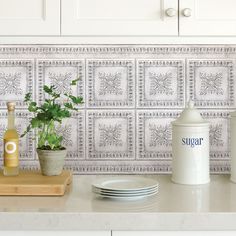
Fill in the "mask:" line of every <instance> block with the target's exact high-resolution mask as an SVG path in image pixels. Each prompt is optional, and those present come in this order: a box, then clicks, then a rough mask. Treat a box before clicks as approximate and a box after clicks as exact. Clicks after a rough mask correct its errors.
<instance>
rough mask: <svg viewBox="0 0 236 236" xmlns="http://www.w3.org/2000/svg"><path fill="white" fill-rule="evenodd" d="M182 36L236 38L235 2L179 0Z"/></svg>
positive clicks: (224, 0) (228, 0) (180, 33)
mask: <svg viewBox="0 0 236 236" xmlns="http://www.w3.org/2000/svg"><path fill="white" fill-rule="evenodd" d="M179 35H180V36H236V1H235V0H179Z"/></svg>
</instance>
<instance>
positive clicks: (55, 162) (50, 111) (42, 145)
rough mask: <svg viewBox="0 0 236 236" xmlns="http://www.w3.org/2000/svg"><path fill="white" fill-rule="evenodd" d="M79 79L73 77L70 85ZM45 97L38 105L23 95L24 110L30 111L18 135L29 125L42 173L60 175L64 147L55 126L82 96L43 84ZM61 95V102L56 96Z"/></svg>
mask: <svg viewBox="0 0 236 236" xmlns="http://www.w3.org/2000/svg"><path fill="white" fill-rule="evenodd" d="M78 80H79V79H76V80H73V81H72V82H71V84H70V86H75V85H76V84H77V81H78ZM43 90H44V92H45V95H46V99H45V101H44V102H43V103H42V104H40V105H38V104H37V103H36V102H35V101H32V98H31V94H30V93H27V94H26V95H25V102H26V103H27V105H28V110H29V111H30V112H32V113H33V114H34V116H33V118H32V119H31V120H30V124H29V125H28V126H27V128H26V130H25V132H24V133H23V134H22V135H21V137H23V136H25V135H26V134H27V133H28V132H30V131H31V130H32V129H35V130H36V139H37V154H38V158H39V162H40V168H41V171H42V174H43V175H48V176H52V175H60V174H61V172H62V169H63V166H64V160H65V157H66V153H67V151H66V147H63V146H62V141H63V137H62V136H61V135H59V134H57V132H56V126H57V125H60V124H61V123H62V121H63V120H64V119H66V118H69V117H70V116H71V113H72V112H73V111H78V108H77V105H78V104H82V103H83V98H82V97H76V96H73V95H71V94H67V93H65V94H59V93H57V91H56V87H55V86H54V85H51V86H47V85H44V87H43ZM61 97H63V100H62V102H60V103H59V102H58V99H59V98H61Z"/></svg>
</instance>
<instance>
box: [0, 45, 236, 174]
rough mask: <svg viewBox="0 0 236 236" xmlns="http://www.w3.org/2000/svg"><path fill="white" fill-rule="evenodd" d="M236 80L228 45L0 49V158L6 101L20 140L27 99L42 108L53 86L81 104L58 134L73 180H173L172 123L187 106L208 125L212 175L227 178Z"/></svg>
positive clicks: (33, 159)
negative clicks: (100, 176) (158, 176)
mask: <svg viewBox="0 0 236 236" xmlns="http://www.w3.org/2000/svg"><path fill="white" fill-rule="evenodd" d="M77 77H80V78H81V81H80V82H79V84H78V86H77V88H76V89H74V90H70V88H69V84H70V81H71V80H73V79H76V78H77ZM235 79H236V46H234V45H214V46H209V45H176V46H172V45H53V46H52V45H21V46H16V45H7V46H6V45H2V46H0V109H1V110H0V140H1V141H0V150H1V151H2V149H3V147H2V134H3V132H4V130H5V128H6V102H7V101H8V100H15V101H16V102H17V113H16V116H17V120H16V127H17V129H18V131H19V132H20V133H21V132H22V131H23V130H24V129H25V127H26V125H27V123H28V119H29V117H30V114H29V113H28V111H27V107H26V104H25V103H24V102H23V100H24V95H25V93H26V92H32V93H33V96H34V98H35V99H37V101H39V102H40V101H43V100H44V99H45V95H44V94H43V92H42V88H43V85H44V84H54V85H55V86H56V88H57V90H58V91H59V92H61V93H63V92H68V93H72V94H77V95H81V96H83V97H84V98H85V104H83V105H82V106H81V107H80V108H81V110H80V112H78V113H74V114H73V116H72V117H71V118H70V119H68V120H67V121H66V122H65V123H64V124H63V125H62V126H58V127H57V129H58V132H59V133H61V134H62V135H63V137H64V144H65V145H66V146H67V147H68V156H67V159H66V166H67V167H68V168H70V169H73V170H74V172H75V173H156V172H164V173H166V172H170V171H171V125H170V122H171V121H173V120H174V119H176V118H177V117H178V116H179V114H180V112H181V111H182V109H183V108H184V107H185V104H186V102H187V101H188V100H189V98H192V99H193V100H194V101H195V104H196V106H197V107H198V108H199V109H200V111H201V113H202V115H203V117H204V118H205V119H207V120H209V121H210V122H211V125H210V158H211V172H222V173H223V172H228V171H229V168H230V165H229V132H228V131H229V112H230V111H233V110H234V109H235V107H236V105H235V104H236V102H235V95H234V94H235V91H236V90H235V86H236V83H235ZM32 137H33V134H30V135H29V136H27V137H25V138H23V139H22V140H21V142H20V149H21V156H20V158H21V166H22V167H23V168H36V167H37V166H38V161H37V156H36V153H35V141H33V140H32ZM1 156H2V153H1Z"/></svg>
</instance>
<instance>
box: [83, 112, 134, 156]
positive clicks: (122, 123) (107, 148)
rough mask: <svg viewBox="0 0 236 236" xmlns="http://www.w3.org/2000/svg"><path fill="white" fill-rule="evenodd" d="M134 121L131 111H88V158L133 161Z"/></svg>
mask: <svg viewBox="0 0 236 236" xmlns="http://www.w3.org/2000/svg"><path fill="white" fill-rule="evenodd" d="M134 121H135V117H134V112H133V111H88V113H87V132H88V133H87V148H88V149H87V155H88V158H89V159H91V158H94V159H97V160H99V159H112V160H116V159H134V157H135V155H134V146H135V145H134V144H135V131H134V127H135V126H134Z"/></svg>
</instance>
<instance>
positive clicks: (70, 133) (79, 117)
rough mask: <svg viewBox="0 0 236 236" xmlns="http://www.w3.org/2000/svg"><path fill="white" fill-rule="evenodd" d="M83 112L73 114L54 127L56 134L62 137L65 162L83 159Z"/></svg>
mask: <svg viewBox="0 0 236 236" xmlns="http://www.w3.org/2000/svg"><path fill="white" fill-rule="evenodd" d="M84 119H85V117H84V111H79V112H77V113H73V114H72V116H71V117H70V118H69V119H67V120H66V121H63V122H62V124H61V125H57V126H56V130H57V133H58V134H60V135H62V136H63V142H62V144H63V145H64V146H65V147H66V148H67V157H66V161H67V160H68V161H70V160H76V159H84V158H85V153H84V151H85V150H84V147H85V146H84V144H85V143H84V139H85V120H84Z"/></svg>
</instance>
